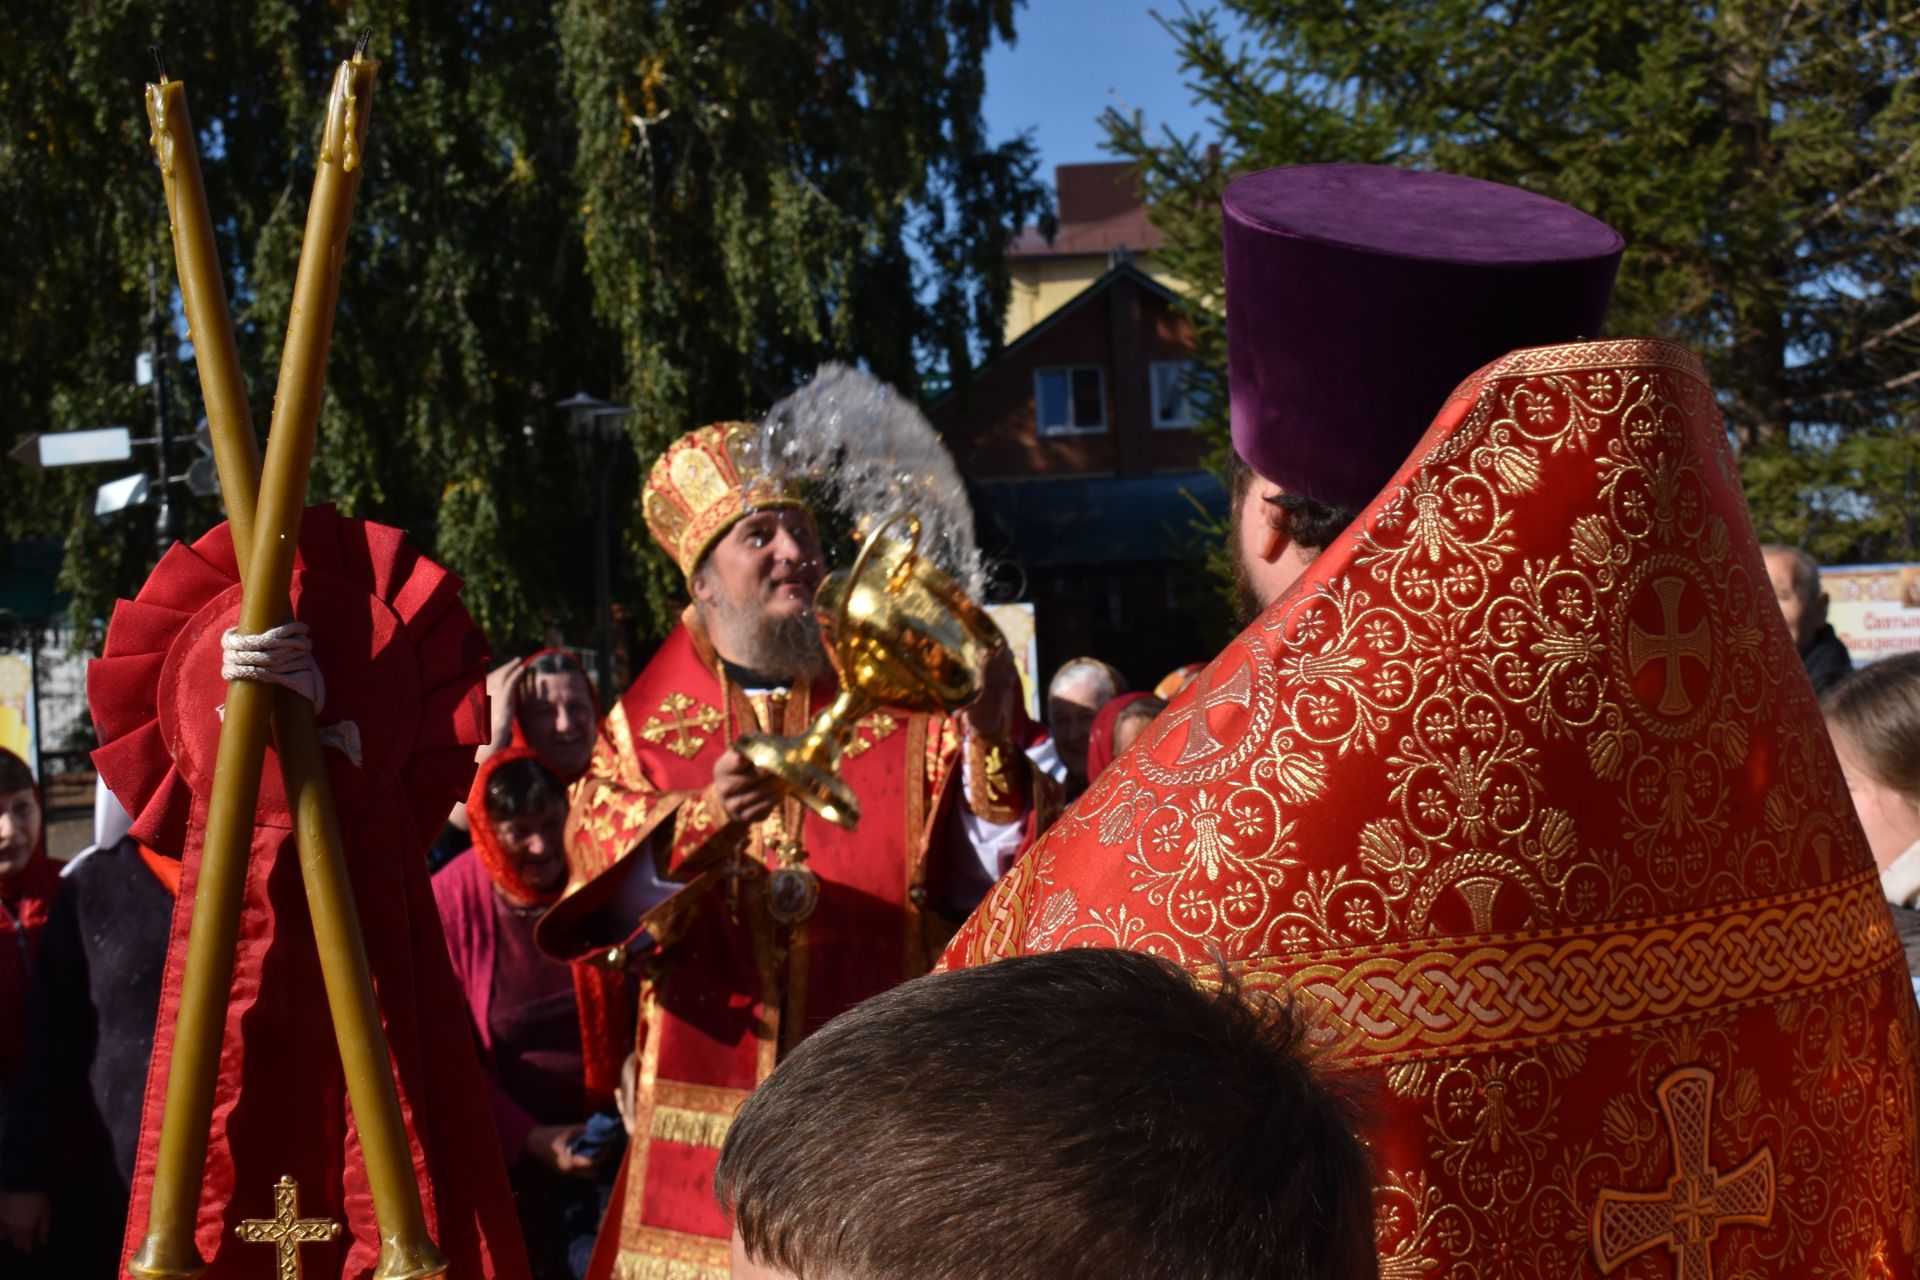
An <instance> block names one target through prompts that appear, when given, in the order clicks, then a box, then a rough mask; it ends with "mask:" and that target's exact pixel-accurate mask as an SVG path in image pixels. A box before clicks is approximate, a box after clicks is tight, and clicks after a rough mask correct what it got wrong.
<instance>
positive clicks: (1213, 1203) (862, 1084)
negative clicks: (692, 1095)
mask: <svg viewBox="0 0 1920 1280" xmlns="http://www.w3.org/2000/svg"><path fill="white" fill-rule="evenodd" d="M715 1189H716V1191H717V1193H718V1195H719V1197H720V1200H721V1202H722V1204H723V1205H725V1206H726V1207H727V1208H728V1210H729V1211H730V1212H731V1213H732V1214H733V1216H734V1231H735V1237H736V1238H735V1260H736V1271H735V1274H736V1276H738V1275H741V1274H743V1271H742V1270H741V1269H739V1267H740V1263H741V1262H742V1261H743V1260H746V1261H750V1263H751V1264H753V1266H754V1268H756V1269H754V1270H750V1271H746V1272H744V1273H745V1274H755V1275H762V1276H768V1277H795V1278H797V1280H904V1278H905V1277H915V1278H916V1280H942V1278H951V1280H960V1278H962V1277H965V1278H967V1280H973V1278H974V1277H980V1276H993V1277H996V1278H997V1280H1024V1278H1029V1277H1030V1278H1032V1280H1057V1278H1061V1277H1077V1276H1088V1277H1092V1276H1098V1277H1101V1278H1102V1280H1133V1278H1136V1277H1137V1278H1139V1280H1148V1278H1150V1277H1151V1278H1158V1277H1171V1276H1180V1277H1186V1278H1191V1280H1207V1278H1209V1277H1220V1278H1222V1280H1225V1278H1226V1277H1242V1276H1252V1275H1258V1276H1267V1277H1275V1278H1277V1280H1290V1278H1293V1277H1298V1278H1299V1280H1308V1278H1309V1277H1311V1278H1312V1280H1349V1278H1350V1277H1373V1276H1376V1275H1377V1274H1378V1268H1377V1262H1376V1260H1375V1255H1374V1244H1373V1209H1372V1179H1371V1176H1370V1172H1369V1169H1368V1166H1367V1157H1366V1153H1365V1150H1364V1149H1363V1148H1362V1146H1361V1145H1360V1142H1359V1139H1358V1138H1357V1137H1356V1136H1355V1135H1354V1130H1353V1114H1352V1111H1351V1109H1350V1106H1349V1103H1348V1101H1347V1100H1346V1098H1345V1097H1343V1096H1342V1095H1341V1094H1340V1093H1339V1092H1338V1091H1336V1090H1335V1089H1334V1088H1332V1087H1330V1086H1329V1084H1328V1083H1327V1082H1326V1081H1325V1080H1323V1079H1322V1078H1321V1076H1320V1075H1319V1073H1318V1071H1317V1069H1316V1068H1315V1066H1314V1064H1313V1062H1312V1055H1311V1054H1310V1053H1309V1052H1308V1051H1307V1049H1306V1046H1305V1043H1304V1030H1303V1026H1302V1024H1301V1022H1300V1020H1299V1018H1298V1016H1297V1015H1296V1013H1295V1011H1294V1010H1293V1008H1292V1007H1291V1006H1289V1005H1286V1004H1283V1003H1281V1002H1280V1001H1277V1000H1273V999H1271V998H1267V997H1264V996H1254V995H1247V994H1243V993H1241V992H1240V991H1239V990H1238V989H1237V988H1236V987H1234V986H1232V985H1231V984H1230V985H1228V986H1227V987H1226V988H1225V989H1223V990H1221V991H1219V992H1208V991H1205V990H1203V989H1202V988H1200V987H1199V986H1197V985H1196V984H1195V983H1194V981H1193V980H1192V979H1191V978H1190V977H1188V976H1187V974H1186V973H1184V972H1183V971H1182V970H1180V969H1178V968H1176V967H1175V966H1173V965H1171V964H1169V963H1167V962H1165V961H1162V960H1157V959H1154V958H1153V957H1151V956H1145V955H1140V954H1137V953H1134V952H1127V951H1103V950H1090V949H1082V950H1070V951H1064V952H1060V953H1057V954H1053V955H1044V956H1027V957H1022V958H1019V959H1012V960H1004V961H1001V962H1000V963H998V964H993V965H988V966H986V967H984V968H979V969H964V970H960V971H958V972H954V973H941V974H934V975H932V976H930V977H926V978H921V979H919V980H918V981H915V982H909V983H907V984H906V985H905V986H902V987H898V988H895V989H894V990H892V991H890V992H887V993H885V994H883V995H879V996H875V997H874V998H873V999H871V1000H868V1001H867V1002H866V1003H864V1004H862V1005H860V1006H859V1007H858V1008H856V1009H854V1010H852V1011H851V1012H849V1013H846V1014H844V1015H842V1016H841V1017H839V1018H836V1019H834V1021H833V1022H831V1023H829V1024H828V1025H827V1026H826V1027H824V1028H822V1029H821V1030H820V1031H819V1032H817V1033H816V1034H815V1035H814V1036H813V1037H812V1038H811V1039H809V1040H807V1041H806V1042H805V1043H804V1044H802V1045H801V1046H800V1047H799V1048H798V1049H796V1050H795V1051H794V1053H793V1056H792V1057H791V1058H789V1059H788V1060H787V1061H786V1062H785V1063H783V1064H782V1065H781V1067H780V1069H779V1070H777V1071H775V1072H774V1073H773V1075H772V1076H771V1077H770V1078H769V1079H768V1080H767V1082H766V1083H765V1084H764V1085H762V1086H761V1088H760V1090H759V1091H758V1092H757V1093H755V1094H754V1096H753V1097H752V1098H751V1099H749V1100H748V1102H747V1105H746V1106H745V1108H744V1109H742V1111H741V1112H740V1115H739V1117H738V1118H737V1119H736V1120H735V1121H734V1123H733V1127H732V1129H731V1130H730V1131H729V1133H728V1134H727V1141H726V1147H725V1149H724V1150H723V1151H722V1153H721V1157H720V1168H719V1172H718V1174H717V1176H716V1178H715Z"/></svg>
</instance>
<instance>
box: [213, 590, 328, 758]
mask: <svg viewBox="0 0 1920 1280" xmlns="http://www.w3.org/2000/svg"><path fill="white" fill-rule="evenodd" d="M220 678H221V679H222V680H251V681H254V682H255V683H256V684H277V685H279V686H280V687H281V688H283V689H291V690H293V691H294V692H295V693H297V694H299V695H300V696H301V697H303V698H305V699H306V700H307V701H308V702H311V703H312V704H313V710H314V714H315V715H318V714H319V713H320V710H321V708H323V707H324V706H326V702H327V679H326V677H325V676H323V675H321V674H320V667H319V664H318V663H316V662H314V660H313V640H312V638H311V637H309V636H308V634H307V624H306V623H304V622H283V623H281V624H280V625H279V626H277V627H269V628H268V629H267V630H265V631H262V632H261V633H260V634H259V635H252V636H249V635H242V634H241V633H240V628H238V627H228V628H227V629H226V630H225V631H223V632H222V633H221V634H220ZM220 714H221V718H222V719H225V718H226V707H224V706H222V707H221V708H220ZM320 741H321V742H323V743H324V744H326V745H327V746H330V747H332V748H334V750H336V751H339V752H340V753H341V754H343V755H345V756H346V757H347V759H348V760H350V761H352V762H353V767H354V768H356V769H358V768H360V767H361V764H360V760H361V747H360V726H359V725H357V724H355V723H354V722H353V721H351V720H342V721H340V722H339V723H337V724H329V725H322V726H320Z"/></svg>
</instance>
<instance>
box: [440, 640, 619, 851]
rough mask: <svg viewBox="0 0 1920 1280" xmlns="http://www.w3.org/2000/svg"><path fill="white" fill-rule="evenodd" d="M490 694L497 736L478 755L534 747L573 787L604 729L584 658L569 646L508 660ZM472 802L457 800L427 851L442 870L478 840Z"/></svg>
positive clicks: (494, 675)
mask: <svg viewBox="0 0 1920 1280" xmlns="http://www.w3.org/2000/svg"><path fill="white" fill-rule="evenodd" d="M487 698H488V700H489V702H490V703H491V705H492V708H493V738H492V740H491V741H490V742H488V743H487V745H486V746H484V747H481V748H480V750H479V751H478V752H476V753H475V754H474V759H475V760H476V761H479V762H483V763H484V762H485V761H486V760H487V758H488V757H489V756H492V755H493V754H494V753H495V752H498V751H504V750H506V748H508V747H510V746H513V747H528V748H531V749H532V750H533V751H534V752H535V754H537V755H538V756H539V757H540V761H541V763H542V764H544V765H546V766H547V768H549V769H551V770H553V772H554V774H555V776H557V777H558V778H559V779H560V782H561V784H562V785H563V786H569V787H570V786H572V785H573V784H574V782H575V781H577V780H578V779H579V777H580V775H581V774H583V773H585V772H586V771H587V765H588V764H589V763H590V762H591V761H592V759H593V744H594V742H595V741H596V740H597V739H598V736H599V729H600V704H599V700H598V699H596V698H595V697H594V693H593V684H592V682H591V681H589V680H588V679H587V671H586V668H585V667H582V666H581V665H580V659H578V658H576V657H574V656H573V654H571V653H569V652H567V651H566V650H565V649H542V650H540V651H539V652H537V653H534V654H531V655H529V656H528V657H525V658H515V659H514V660H513V661H511V662H506V663H502V664H501V665H500V666H497V667H495V668H494V669H493V670H492V671H491V672H489V673H488V674H487ZM469 825H470V819H469V818H468V815H467V806H466V805H464V804H457V805H455V806H453V812H452V813H450V814H448V815H447V821H446V825H445V826H444V827H442V828H441V831H440V836H439V838H438V839H436V840H435V841H434V842H433V848H432V849H431V850H429V851H428V853H427V866H428V867H429V868H430V869H431V870H433V871H438V870H440V868H441V867H443V866H445V865H446V864H447V863H448V862H450V861H451V860H452V859H453V858H454V856H455V855H457V854H459V853H460V852H461V851H462V850H464V849H465V848H467V846H468V845H469V844H471V843H472V838H471V835H470V832H469Z"/></svg>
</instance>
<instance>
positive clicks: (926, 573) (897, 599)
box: [737, 513, 1005, 830]
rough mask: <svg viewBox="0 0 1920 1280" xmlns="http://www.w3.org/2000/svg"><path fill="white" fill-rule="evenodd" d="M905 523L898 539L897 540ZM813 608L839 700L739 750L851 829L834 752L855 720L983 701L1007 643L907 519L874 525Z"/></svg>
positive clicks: (852, 802)
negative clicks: (884, 711)
mask: <svg viewBox="0 0 1920 1280" xmlns="http://www.w3.org/2000/svg"><path fill="white" fill-rule="evenodd" d="M901 525H905V526H906V536H905V537H904V538H901V537H896V536H894V534H893V530H894V529H895V528H896V527H898V526H901ZM813 611H814V616H815V617H816V618H818V619H819V621H820V633H821V638H822V639H823V640H825V641H826V645H827V654H828V656H829V657H830V658H831V659H832V661H833V666H834V670H835V671H837V672H839V674H840V696H839V697H837V698H835V699H834V700H833V705H831V706H829V707H828V708H827V709H826V710H825V711H822V712H821V713H820V714H819V716H817V717H816V718H815V719H814V722H813V723H812V724H811V725H810V726H808V728H807V731H806V732H805V733H803V734H801V735H799V736H798V737H793V738H783V737H775V736H774V735H772V734H765V733H756V734H751V735H749V736H747V737H744V738H742V739H740V741H739V743H738V744H737V746H738V749H739V751H740V753H741V754H742V755H744V756H746V757H747V759H749V760H751V761H753V763H754V764H755V765H756V766H757V767H759V768H761V769H764V770H766V771H767V772H768V773H771V774H773V775H774V776H775V777H777V778H779V779H780V781H781V782H783V783H785V784H786V786H787V787H788V788H790V789H791V790H792V791H793V793H794V794H795V795H797V796H798V797H799V798H800V801H801V803H803V804H805V805H806V806H807V808H809V809H811V810H813V811H814V812H815V813H817V814H819V815H820V816H821V817H823V818H825V819H826V820H827V821H828V822H831V823H834V824H836V825H838V826H842V827H846V828H848V829H849V830H851V829H852V828H853V827H855V826H856V825H858V824H859V821H860V801H859V800H858V799H857V798H856V797H855V796H854V794H853V789H852V788H851V787H849V786H847V784H846V782H845V781H844V780H843V779H842V778H841V777H840V755H841V752H842V751H843V750H844V749H845V748H846V745H847V743H849V742H851V741H852V739H853V734H854V729H855V726H856V725H858V724H859V722H860V718H861V717H862V716H864V715H866V714H867V712H869V711H871V710H873V709H874V708H875V707H883V706H885V707H899V708H901V709H903V710H906V711H925V712H952V711H957V710H958V709H960V708H961V707H963V706H965V705H966V704H967V703H969V702H971V701H973V699H974V698H975V697H977V696H978V695H979V693H980V686H981V681H982V679H983V678H984V676H985V673H986V669H987V661H988V659H990V658H991V657H992V656H993V654H994V652H995V650H997V649H998V648H1000V646H1001V645H1003V644H1004V643H1005V640H1004V639H1002V637H1001V635H1000V628H999V627H998V626H996V625H994V621H993V619H992V618H991V617H989V616H988V615H987V612H986V611H985V610H984V609H982V608H981V607H980V606H979V605H977V604H975V603H974V602H973V601H972V600H971V599H969V598H968V596H967V593H966V592H965V591H963V590H961V589H960V584H959V583H957V582H955V581H954V580H953V579H952V578H950V577H948V576H947V575H946V574H945V573H944V572H942V571H941V570H940V569H939V568H937V567H936V566H935V565H934V563H933V561H931V560H929V559H927V558H926V557H925V556H923V555H921V554H920V518H919V517H918V516H915V515H912V514H905V513H903V514H901V515H897V516H894V517H893V518H892V519H890V520H887V521H884V522H883V523H882V524H880V526H879V527H878V528H876V529H874V530H873V532H872V533H870V534H869V535H868V536H867V539H866V544H865V545H864V546H862V547H861V548H860V554H859V556H858V557H857V558H855V560H854V562H853V567H852V568H851V569H848V570H846V571H844V572H838V573H833V574H830V575H829V576H828V577H827V580H826V581H825V582H823V583H821V584H820V591H819V594H818V595H817V596H816V597H815V598H814V606H813Z"/></svg>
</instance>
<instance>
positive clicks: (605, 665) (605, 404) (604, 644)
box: [554, 391, 633, 707]
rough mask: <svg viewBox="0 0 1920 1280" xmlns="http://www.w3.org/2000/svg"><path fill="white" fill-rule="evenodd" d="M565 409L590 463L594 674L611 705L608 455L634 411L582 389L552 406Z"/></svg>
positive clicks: (604, 703) (603, 699)
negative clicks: (595, 630)
mask: <svg viewBox="0 0 1920 1280" xmlns="http://www.w3.org/2000/svg"><path fill="white" fill-rule="evenodd" d="M554 407H555V408H556V409H564V410H566V413H567V427H568V430H569V431H570V432H571V434H572V436H573V442H574V445H575V447H576V448H578V449H579V450H580V453H581V456H582V457H583V458H586V459H589V460H590V461H591V462H592V463H593V464H595V465H594V467H593V470H594V510H593V612H594V623H595V625H596V627H597V628H598V630H599V632H600V638H599V655H598V657H597V659H596V660H595V663H594V675H595V678H596V680H597V681H598V684H599V688H600V705H601V706H603V707H604V706H609V705H611V703H610V701H609V699H611V698H612V697H613V696H614V688H613V570H612V564H611V556H612V551H611V546H610V544H611V542H612V531H611V529H610V528H609V527H608V526H609V523H610V516H609V514H608V509H607V508H608V504H609V501H610V498H609V492H608V480H609V477H610V476H611V475H612V472H613V467H612V465H611V459H610V458H609V457H608V456H607V455H608V454H609V452H610V450H611V448H612V446H613V445H615V444H617V443H619V441H620V440H621V439H622V438H623V437H624V436H625V435H626V426H625V423H626V420H627V419H628V418H629V417H631V416H632V414H633V410H632V409H631V408H630V407H628V406H627V405H624V404H614V403H613V402H612V401H610V400H601V399H599V398H598V397H596V396H590V395H588V394H587V393H586V392H584V391H582V392H579V393H577V394H576V395H574V396H573V397H572V398H571V399H568V400H562V401H561V402H560V403H559V404H557V405H555V406H554Z"/></svg>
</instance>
